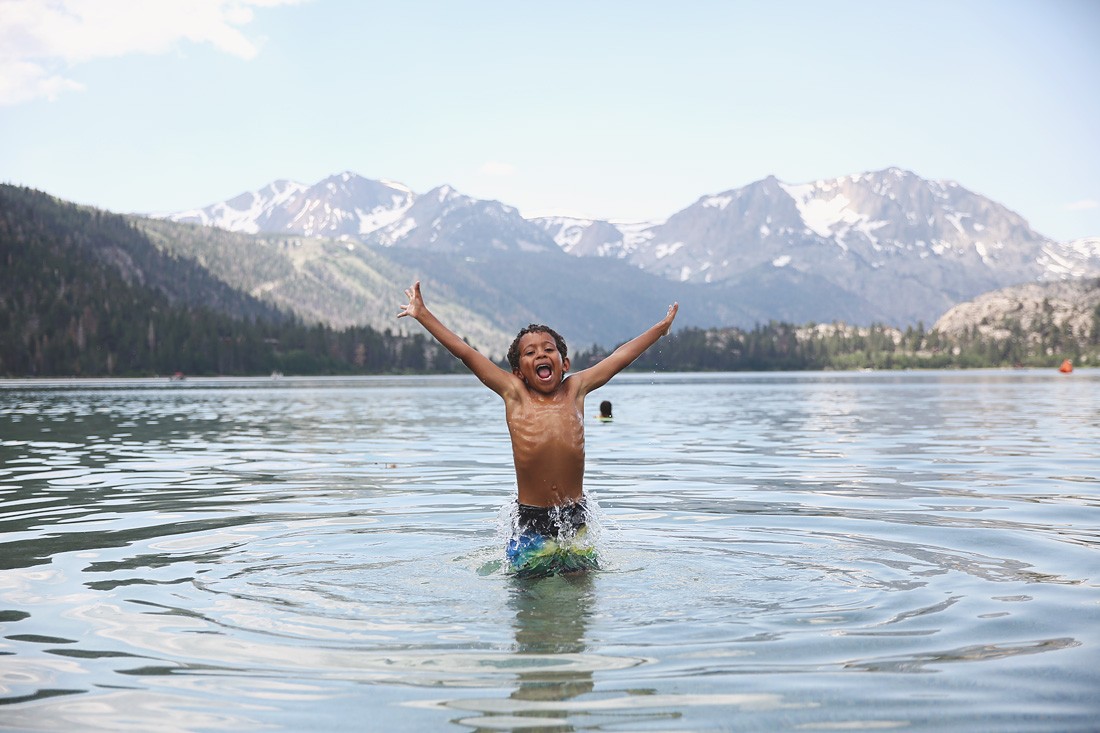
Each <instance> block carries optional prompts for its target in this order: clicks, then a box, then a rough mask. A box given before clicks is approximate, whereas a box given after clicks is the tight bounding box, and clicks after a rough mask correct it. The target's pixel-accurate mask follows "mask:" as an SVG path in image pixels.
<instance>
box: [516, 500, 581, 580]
mask: <svg viewBox="0 0 1100 733" xmlns="http://www.w3.org/2000/svg"><path fill="white" fill-rule="evenodd" d="M518 507H519V511H518V512H517V514H516V526H515V527H514V528H513V530H512V539H511V540H510V541H509V542H508V547H507V549H506V553H507V555H508V562H509V563H510V564H511V566H512V570H514V571H515V573H516V576H517V577H521V578H544V577H547V576H549V575H560V574H563V573H578V572H583V571H586V570H595V569H596V568H598V567H599V563H598V562H597V559H596V548H595V547H593V546H592V545H591V544H590V543H589V542H588V541H587V539H588V526H587V523H586V511H587V510H586V507H585V503H584V500H583V499H582V500H581V501H578V502H576V503H574V504H566V505H565V506H560V507H541V506H530V505H527V504H519V505H518Z"/></svg>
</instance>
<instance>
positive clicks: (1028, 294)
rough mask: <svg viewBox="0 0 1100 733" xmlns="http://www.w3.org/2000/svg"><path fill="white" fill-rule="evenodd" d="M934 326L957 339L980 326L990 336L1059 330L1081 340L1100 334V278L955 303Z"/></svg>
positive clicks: (1035, 285) (1016, 289)
mask: <svg viewBox="0 0 1100 733" xmlns="http://www.w3.org/2000/svg"><path fill="white" fill-rule="evenodd" d="M934 328H935V329H936V330H938V331H939V332H940V333H942V334H944V335H946V336H948V337H950V338H952V339H958V338H961V337H963V336H964V335H966V334H967V333H968V332H972V330H973V329H975V328H976V329H977V331H978V333H979V334H980V335H981V336H982V337H984V338H987V339H990V338H992V339H997V340H1003V339H1007V338H1009V337H1010V336H1019V335H1022V334H1027V335H1032V336H1035V337H1037V336H1038V335H1039V334H1042V333H1044V332H1053V331H1060V332H1061V333H1062V334H1063V335H1064V337H1065V338H1066V339H1067V340H1069V339H1073V340H1076V341H1078V342H1079V343H1082V344H1083V343H1084V341H1085V340H1087V339H1089V338H1092V337H1094V334H1096V335H1100V278H1087V279H1077V280H1064V281H1058V282H1045V283H1026V284H1024V285H1016V286H1013V287H1009V288H1002V289H1000V290H996V291H993V292H990V293H985V294H983V295H981V296H979V297H977V298H975V299H973V300H971V301H967V302H966V303H960V304H959V305H957V306H955V307H953V308H951V309H950V310H949V311H947V312H946V313H945V314H944V315H943V316H942V317H941V318H940V319H939V320H937V321H936V323H935V326H934Z"/></svg>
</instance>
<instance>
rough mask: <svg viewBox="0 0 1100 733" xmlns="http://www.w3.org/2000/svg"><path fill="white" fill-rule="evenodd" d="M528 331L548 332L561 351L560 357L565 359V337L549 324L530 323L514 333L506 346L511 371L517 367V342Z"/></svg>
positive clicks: (567, 352) (567, 351) (566, 351)
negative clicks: (514, 336) (513, 338)
mask: <svg viewBox="0 0 1100 733" xmlns="http://www.w3.org/2000/svg"><path fill="white" fill-rule="evenodd" d="M529 333H545V334H549V336H550V337H551V338H553V339H554V344H555V345H557V347H558V351H559V352H561V358H562V359H565V358H566V357H568V356H569V350H568V349H567V348H566V346H565V339H563V338H562V337H561V334H559V333H558V332H557V331H555V330H554V329H552V328H550V327H549V326H543V325H542V324H540V323H532V324H531V325H530V326H528V327H527V328H524V329H521V330H520V332H519V333H517V334H516V338H515V340H514V341H512V345H511V346H509V347H508V364H509V366H511V367H512V370H513V371H515V370H516V369H519V342H520V340H521V339H523V337H524V336H526V335H527V334H529Z"/></svg>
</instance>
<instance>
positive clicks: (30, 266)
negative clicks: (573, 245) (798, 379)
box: [0, 186, 1100, 378]
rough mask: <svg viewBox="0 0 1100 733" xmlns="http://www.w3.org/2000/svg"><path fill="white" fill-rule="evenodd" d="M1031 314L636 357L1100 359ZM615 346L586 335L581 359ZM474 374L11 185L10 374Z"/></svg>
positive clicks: (663, 349) (410, 339) (690, 340)
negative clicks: (273, 299)
mask: <svg viewBox="0 0 1100 733" xmlns="http://www.w3.org/2000/svg"><path fill="white" fill-rule="evenodd" d="M1097 287H1098V288H1100V281H1097ZM395 288H396V286H395ZM1090 302H1092V301H1090ZM1033 315H1035V314H1033ZM1022 323H1024V321H1021V320H1019V319H1018V318H1015V319H1013V318H1008V317H1005V318H1004V319H1002V320H999V321H997V322H996V323H994V324H993V325H994V326H996V328H993V329H990V328H989V326H990V324H989V323H985V322H983V323H981V324H974V325H973V326H971V327H970V328H967V329H963V330H961V331H958V332H953V333H952V334H951V335H948V334H945V333H941V332H939V331H937V330H935V329H932V330H926V329H925V327H924V325H923V324H918V325H917V326H910V327H908V328H906V329H905V330H900V329H896V328H891V327H889V326H886V325H872V326H869V327H856V326H849V325H845V324H842V323H832V324H808V325H802V326H798V325H793V324H788V323H780V322H771V323H768V324H760V325H757V326H755V327H753V328H752V329H740V328H723V329H701V328H684V329H681V330H678V331H675V332H674V333H672V334H670V335H669V336H667V337H665V338H663V339H662V340H661V341H660V342H659V343H658V344H657V345H656V346H655V347H654V348H653V349H651V350H650V351H649V352H647V353H646V354H643V355H642V357H641V358H639V359H638V361H636V362H635V363H634V364H633V365H632V367H630V368H631V369H632V370H634V371H669V372H672V371H677V372H691V371H702V372H705V371H818V370H856V369H958V368H989V367H1017V366H1022V367H1055V366H1057V365H1059V364H1060V363H1062V362H1063V361H1064V360H1067V359H1068V360H1070V361H1071V362H1072V363H1073V364H1074V365H1075V366H1095V365H1097V364H1100V305H1097V306H1096V307H1095V308H1094V309H1093V310H1092V311H1091V313H1089V312H1086V313H1085V314H1084V319H1083V320H1079V321H1077V322H1076V323H1075V324H1074V323H1070V322H1069V321H1066V320H1064V319H1062V318H1060V317H1059V315H1058V313H1057V309H1056V308H1055V307H1053V306H1052V305H1051V304H1050V303H1049V302H1048V301H1044V302H1043V304H1042V307H1041V308H1039V310H1038V312H1037V315H1035V317H1032V318H1029V319H1028V320H1027V321H1026V328H1025V327H1024V326H1023V325H1021V324H1022ZM565 335H566V338H568V334H565ZM614 346H615V345H610V346H604V345H592V346H589V347H587V348H584V347H580V348H578V345H577V344H574V346H573V354H572V362H573V367H574V369H582V368H584V367H585V366H587V365H589V364H592V363H594V362H595V361H598V360H599V359H601V358H603V357H604V356H605V355H606V354H607V353H609V352H610V351H611V350H613V349H614ZM501 363H502V365H503V362H501ZM462 371H464V368H463V367H462V365H461V363H460V362H458V360H456V359H454V358H453V357H452V356H451V355H450V354H449V353H448V352H447V351H446V350H445V349H443V348H442V347H440V346H439V345H438V344H437V343H435V341H434V340H432V339H430V338H427V337H425V335H424V334H422V333H416V334H413V335H403V334H399V333H396V332H395V331H392V330H390V329H388V328H387V329H386V330H384V331H378V330H375V329H372V328H369V327H365V326H364V327H354V328H347V329H335V328H331V327H328V326H323V325H311V324H307V323H304V322H303V321H302V320H301V319H299V318H297V317H296V316H293V315H290V314H287V313H285V312H283V311H280V310H278V309H276V308H275V307H274V306H271V305H270V304H267V303H264V302H262V301H260V300H258V299H256V298H254V297H252V296H251V295H249V294H247V293H243V292H241V291H239V290H236V289H234V288H232V287H231V286H229V285H228V284H226V283H225V282H222V281H221V280H218V279H217V278H215V277H214V276H213V275H211V274H210V273H209V272H208V271H207V270H205V269H204V268H203V267H202V266H201V264H200V263H198V262H195V261H193V260H190V259H187V258H183V257H178V256H173V255H171V254H168V253H165V252H163V251H161V250H158V249H157V248H156V247H153V246H152V245H151V244H150V242H149V240H148V238H147V237H146V236H145V235H144V234H143V233H142V232H141V231H140V230H139V229H138V228H136V227H135V226H134V225H133V224H132V223H131V222H129V221H128V220H127V219H126V218H125V217H122V216H119V215H116V214H110V213H106V212H101V211H97V210H91V209H85V208H82V207H78V206H75V205H71V204H69V205H66V204H64V203H62V202H59V201H57V200H56V199H53V198H51V197H48V196H46V195H44V194H41V193H38V192H34V191H30V190H28V189H18V188H15V187H10V186H3V187H0V377H8V378H33V377H149V376H170V375H186V376H215V375H223V376H264V375H273V374H274V375H278V374H285V375H288V376H291V375H293V376H322V375H360V374H361V375H369V374H450V373H459V372H462Z"/></svg>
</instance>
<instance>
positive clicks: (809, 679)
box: [0, 370, 1100, 731]
mask: <svg viewBox="0 0 1100 733" xmlns="http://www.w3.org/2000/svg"><path fill="white" fill-rule="evenodd" d="M1098 386H1100V374H1094V373H1091V372H1090V371H1089V370H1078V371H1077V372H1075V373H1074V374H1073V375H1069V376H1067V375H1058V374H1056V373H1055V374H1047V373H1046V372H1030V371H1023V372H953V373H920V374H915V373H914V374H910V373H906V374H816V375H666V376H661V377H660V378H654V377H650V376H646V375H639V376H634V375H622V376H621V377H620V379H618V380H617V381H615V382H613V383H612V384H611V385H608V386H607V387H605V388H604V389H603V390H601V392H605V391H607V392H606V394H601V395H600V398H601V399H602V398H605V397H606V398H608V399H612V400H613V401H614V403H615V406H616V420H615V421H614V422H613V423H598V422H596V421H593V422H592V424H590V425H589V426H588V460H589V466H588V468H589V471H588V487H589V489H590V490H591V491H592V493H593V494H594V495H595V496H596V497H597V498H598V499H599V506H600V515H599V522H598V525H599V527H598V528H599V529H600V530H601V531H600V540H599V544H600V552H601V558H602V561H603V564H604V569H603V570H601V571H599V572H596V573H592V574H589V575H582V576H576V577H567V578H563V577H557V578H549V579H544V580H533V581H531V580H528V581H523V580H519V579H516V578H514V577H512V576H510V575H508V574H507V573H506V572H505V570H504V569H503V568H504V567H505V566H506V565H505V563H502V562H501V560H502V557H503V547H502V542H501V540H500V537H499V536H498V534H499V532H498V523H499V517H500V515H501V512H502V507H504V506H506V505H508V504H510V502H511V500H512V499H513V498H514V497H513V495H512V494H513V491H514V488H513V486H514V484H513V476H512V470H511V464H510V456H509V450H508V442H507V434H506V430H505V427H504V421H503V414H502V412H503V411H502V408H501V406H500V404H499V400H497V399H496V398H495V397H493V396H492V395H491V394H488V393H486V392H485V390H484V389H483V388H482V387H481V386H480V385H479V384H477V383H476V380H473V379H472V378H466V377H447V378H426V379H420V378H417V379H403V378H402V379H399V378H376V379H356V380H335V379H334V380H323V379H321V380H304V379H303V380H296V379H284V380H279V381H278V382H270V381H267V380H189V381H188V382H186V383H168V382H154V381H143V380H135V381H125V380H118V381H89V382H81V383H76V384H70V383H64V382H57V383H46V382H26V383H17V382H9V383H2V386H0V533H2V535H0V728H2V729H4V730H66V731H68V730H90V731H94V730H102V731H115V730H125V729H133V730H148V729H157V730H165V731H175V730H178V731H195V730H228V729H232V730H250V729H257V730H258V729H277V730H279V729H281V730H303V729H310V728H315V729H321V730H328V729H341V728H349V727H357V728H360V727H364V726H366V727H368V728H370V729H378V730H437V729H441V728H447V727H450V728H452V729H454V730H484V731H491V730H521V731H539V730H544V731H581V730H606V731H613V730H675V731H689V730H691V731H694V730H726V729H737V730H741V729H744V730H769V731H770V730H847V729H863V730H866V729H871V730H878V729H897V728H903V729H907V730H935V731H941V730H972V729H982V730H1028V731H1031V730H1042V731H1074V730H1079V731H1086V730H1092V729H1093V728H1094V721H1095V720H1096V719H1097V716H1098V715H1100V706H1098V704H1097V703H1096V701H1095V691H1096V690H1097V689H1100V672H1098V671H1097V670H1100V654H1098V652H1097V650H1098V649H1100V623H1098V622H1100V588H1098V580H1097V568H1098V567H1100V563H1098V561H1097V559H1098V555H1097V551H1098V548H1100V494H1098V487H1100V447H1098V446H1100V389H1097V387H1098ZM608 390H609V391H608Z"/></svg>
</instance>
